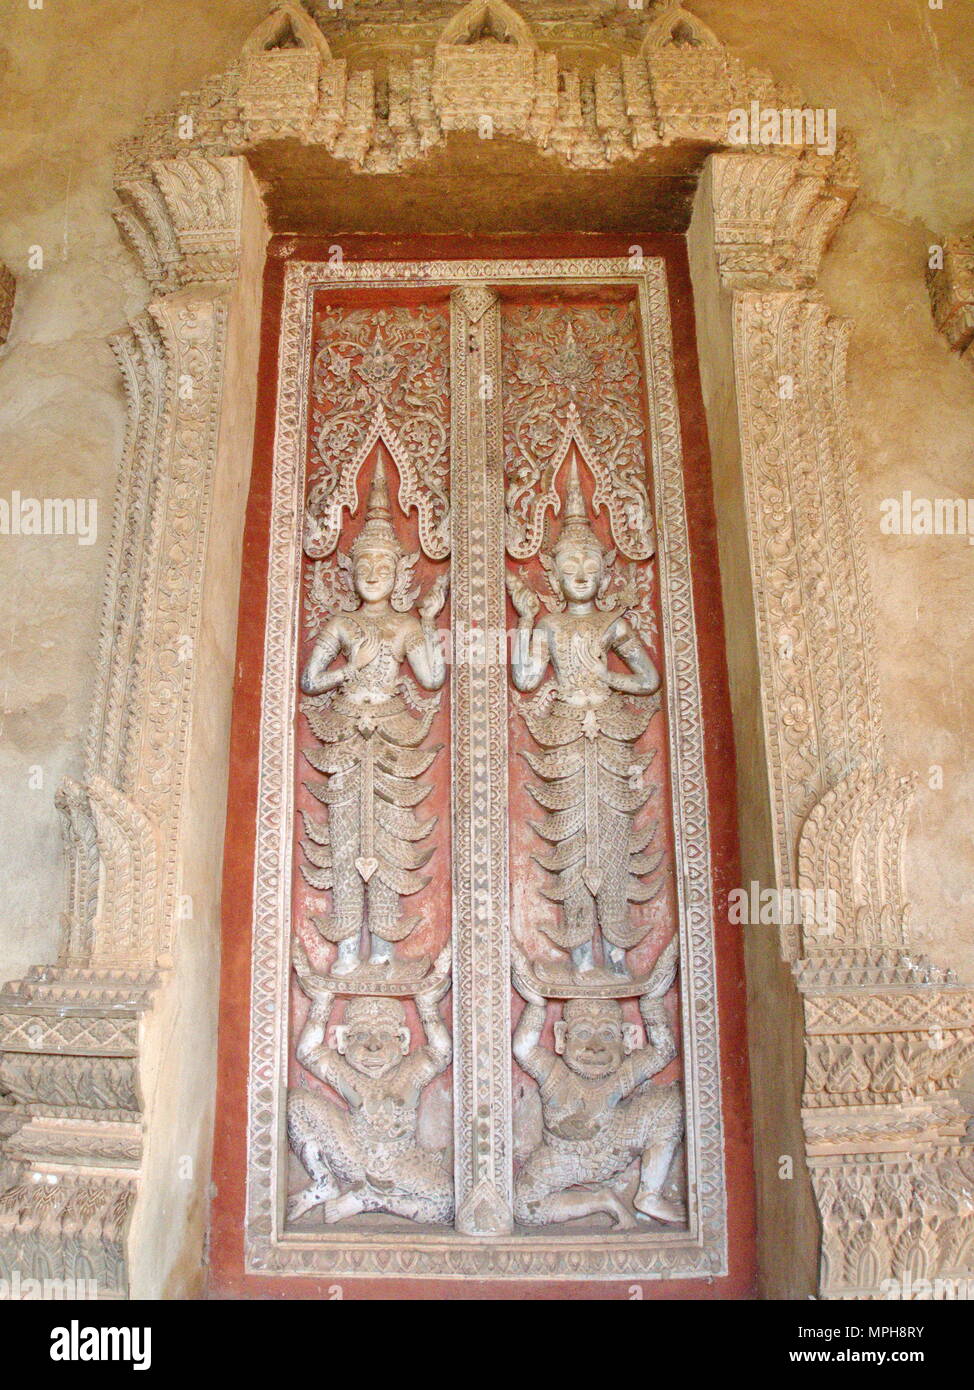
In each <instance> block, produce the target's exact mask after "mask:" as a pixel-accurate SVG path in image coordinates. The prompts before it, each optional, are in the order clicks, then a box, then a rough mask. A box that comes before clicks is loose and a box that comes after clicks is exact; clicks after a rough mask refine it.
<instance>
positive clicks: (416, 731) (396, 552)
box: [301, 456, 448, 975]
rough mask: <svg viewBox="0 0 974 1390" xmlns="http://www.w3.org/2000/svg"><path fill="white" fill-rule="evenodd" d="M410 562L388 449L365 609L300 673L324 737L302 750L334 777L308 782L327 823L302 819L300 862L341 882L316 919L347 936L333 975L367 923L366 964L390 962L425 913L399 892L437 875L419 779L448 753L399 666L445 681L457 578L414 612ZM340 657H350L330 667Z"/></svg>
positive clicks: (370, 525)
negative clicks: (395, 506)
mask: <svg viewBox="0 0 974 1390" xmlns="http://www.w3.org/2000/svg"><path fill="white" fill-rule="evenodd" d="M409 565H410V561H409V559H408V558H407V557H406V556H405V553H404V551H403V547H402V546H401V545H400V543H399V539H398V537H397V535H396V531H395V528H394V526H393V523H392V511H391V507H390V502H389V488H388V483H387V480H386V471H385V464H384V461H383V459H382V458H381V456H380V458H379V461H378V463H377V465H376V469H375V474H374V476H373V480H372V487H371V490H370V493H369V499H368V504H367V510H366V520H365V524H364V526H363V527H362V530H361V532H360V533H359V535H358V537H357V539H356V541H355V544H354V545H353V546H352V579H353V583H354V587H355V592H356V595H357V597H358V599H359V600H360V602H359V606H358V607H357V608H356V609H355V610H354V612H351V613H344V612H343V613H337V614H334V615H332V616H331V617H329V618H328V620H327V621H326V622H325V624H324V627H323V628H322V629H321V631H320V633H319V635H318V639H317V641H316V643H315V646H314V650H313V652H312V654H311V658H310V660H309V661H308V664H307V667H306V669H305V672H304V675H303V676H302V679H301V689H302V690H303V691H304V693H305V695H307V696H309V697H311V698H309V699H308V700H306V701H305V702H304V704H303V706H302V708H303V710H304V712H305V714H306V715H307V718H308V722H309V724H310V725H311V728H312V730H313V732H314V734H315V735H316V737H317V739H318V741H319V743H320V744H321V745H322V746H321V747H320V748H313V749H305V750H304V756H305V757H306V758H307V760H308V762H309V763H311V765H312V767H314V768H315V769H316V770H317V771H318V772H321V773H325V774H326V775H327V778H328V780H327V782H326V783H324V784H321V783H309V784H308V789H309V790H310V791H311V792H312V794H313V795H314V796H315V797H317V799H318V800H319V801H321V802H322V803H323V804H324V805H325V806H327V807H328V820H327V823H325V822H322V821H319V820H316V819H315V818H313V817H311V816H307V815H306V816H305V817H304V823H305V829H306V832H307V839H306V840H305V841H304V843H303V850H304V854H305V857H306V859H307V860H308V861H309V863H308V864H304V863H303V864H302V866H301V868H302V873H303V874H304V877H305V878H306V879H307V881H308V882H309V883H310V884H311V886H312V887H314V888H317V889H322V890H323V889H328V888H330V889H331V891H332V900H333V912H332V914H331V916H330V917H317V918H315V924H316V926H317V927H318V929H319V931H321V933H322V934H323V935H324V936H325V937H326V938H327V939H328V940H329V941H332V942H336V943H337V945H338V958H337V960H336V962H335V964H334V966H333V968H332V974H334V975H349V974H351V973H353V972H354V971H355V970H356V969H357V968H358V967H359V965H360V964H361V949H362V933H363V930H364V929H365V930H367V932H368V936H369V944H370V955H369V965H370V966H373V967H378V968H379V969H380V970H382V969H385V970H386V971H392V970H393V968H394V965H395V964H396V963H395V962H394V957H393V943H394V942H396V941H401V940H403V939H404V938H405V937H406V936H408V935H409V933H410V931H412V929H413V927H414V926H415V925H416V922H417V921H418V919H417V918H415V917H413V918H406V919H403V918H401V917H400V911H399V908H400V904H399V899H400V897H404V896H409V895H412V894H414V893H418V892H419V891H420V890H421V889H423V888H425V887H426V885H427V884H428V883H429V882H430V879H429V878H428V877H427V876H425V875H424V874H422V873H420V872H419V870H420V869H422V867H423V866H424V865H425V864H426V863H427V862H428V860H429V859H430V857H431V855H432V854H433V849H432V848H428V847H425V846H424V845H423V841H424V840H426V839H427V838H428V836H429V835H430V833H431V832H432V830H433V828H434V826H435V824H436V819H435V817H434V818H433V819H430V820H426V821H419V820H418V819H417V817H416V816H415V815H414V813H413V808H414V807H416V806H418V805H419V803H420V802H421V801H422V800H423V799H424V798H425V797H426V796H427V795H428V794H429V791H430V786H429V785H428V784H426V783H423V782H420V781H419V780H418V779H419V778H420V777H421V776H422V774H423V773H424V772H426V771H427V769H428V768H429V767H430V766H431V765H432V763H433V761H434V760H435V758H436V756H437V754H438V753H439V752H440V747H439V746H437V747H435V748H429V749H427V748H424V747H423V746H422V745H423V743H424V742H425V739H426V736H427V734H428V733H429V730H430V726H431V724H432V722H433V719H434V718H435V715H436V711H437V709H438V706H439V701H438V699H433V700H419V699H417V698H416V697H415V696H413V697H412V698H410V699H406V698H404V697H403V695H402V694H401V693H400V691H401V690H402V689H403V687H404V686H405V685H406V682H405V681H403V680H402V679H401V675H400V672H401V668H402V665H403V662H405V663H406V664H407V665H408V666H409V669H410V670H411V672H412V674H413V676H414V677H415V678H416V680H417V681H418V682H419V684H420V685H421V686H423V687H424V688H425V689H427V690H440V689H441V688H442V686H443V683H444V681H445V680H446V661H445V657H444V653H443V648H442V645H441V643H440V641H439V640H438V637H437V633H436V629H435V628H434V626H433V624H434V621H435V619H436V617H437V615H438V613H439V612H440V610H441V609H442V607H443V604H444V603H445V601H446V590H447V585H448V580H447V579H446V577H445V576H444V577H441V578H440V579H438V580H437V581H436V582H435V583H434V585H433V586H432V588H431V589H430V591H429V592H428V593H427V595H426V597H425V598H424V599H422V600H421V601H420V603H419V604H418V605H417V606H416V613H414V612H412V611H410V610H411V608H412V605H413V599H412V597H409V598H407V600H406V605H405V606H406V611H397V609H396V608H395V607H394V606H393V604H394V602H395V601H396V600H395V598H394V595H396V594H397V593H398V592H399V591H400V590H401V587H402V585H401V579H402V575H403V569H404V567H405V569H406V571H407V575H406V577H408V567H409ZM391 599H392V600H393V602H390V600H391ZM402 606H403V605H402V604H401V605H400V607H402ZM417 614H418V616H417ZM339 654H342V655H344V656H345V658H346V660H345V662H344V664H343V665H340V666H337V667H333V666H332V662H333V661H334V660H335V658H336V657H337V656H339ZM408 693H409V692H408V691H407V694H408ZM417 708H418V709H419V713H418V714H416V713H414V710H415V709H417ZM402 964H403V963H402V962H400V963H399V965H400V967H401V966H402Z"/></svg>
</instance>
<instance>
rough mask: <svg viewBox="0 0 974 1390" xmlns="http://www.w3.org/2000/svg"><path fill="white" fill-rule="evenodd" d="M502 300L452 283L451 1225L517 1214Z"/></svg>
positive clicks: (470, 1229) (470, 1230) (502, 1225)
mask: <svg viewBox="0 0 974 1390" xmlns="http://www.w3.org/2000/svg"><path fill="white" fill-rule="evenodd" d="M500 380H501V377H500V306H499V301H498V296H497V294H496V293H495V292H494V291H493V290H490V289H488V288H486V287H485V286H482V285H472V286H464V287H462V288H460V289H457V290H455V291H454V292H453V295H452V383H451V389H452V397H453V426H452V428H453V441H452V460H451V479H452V493H453V620H454V661H453V712H454V713H453V720H454V724H453V957H454V964H453V981H454V987H453V1010H454V1014H453V1039H454V1071H455V1078H456V1079H455V1091H454V1126H455V1165H456V1168H455V1181H456V1204H457V1218H456V1224H457V1229H458V1230H459V1231H462V1232H463V1233H464V1234H466V1235H476V1236H492V1235H506V1234H509V1233H510V1231H511V1230H512V1227H513V1216H512V1203H513V1191H512V1136H511V1062H510V1036H511V1027H510V1022H511V1020H510V1014H511V987H510V979H511V976H510V932H509V926H508V915H509V909H508V882H507V679H506V666H505V664H504V661H503V652H502V651H501V650H500V642H501V641H502V640H503V634H504V633H505V630H506V613H507V608H506V600H505V589H504V471H503V452H502V447H501V422H500V399H501V392H500Z"/></svg>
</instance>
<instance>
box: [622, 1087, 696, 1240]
mask: <svg viewBox="0 0 974 1390" xmlns="http://www.w3.org/2000/svg"><path fill="white" fill-rule="evenodd" d="M625 1110H626V1118H627V1120H628V1122H629V1124H630V1125H631V1127H632V1128H631V1130H630V1133H631V1135H632V1137H633V1139H636V1140H638V1143H639V1144H640V1146H641V1148H642V1154H641V1157H640V1162H639V1190H638V1191H637V1193H636V1195H635V1197H634V1198H633V1206H634V1207H635V1208H636V1210H637V1211H641V1212H642V1213H643V1215H644V1216H652V1217H655V1219H656V1220H657V1221H665V1222H667V1224H669V1225H681V1224H682V1223H683V1222H684V1221H685V1220H686V1212H685V1211H684V1208H683V1204H682V1203H681V1202H677V1201H673V1200H671V1199H669V1198H666V1197H664V1196H663V1187H664V1186H665V1184H666V1179H667V1177H668V1176H669V1171H670V1164H671V1163H672V1162H673V1155H674V1153H675V1152H676V1148H677V1145H678V1144H679V1142H680V1140H681V1138H682V1137H683V1102H682V1099H681V1097H680V1092H679V1089H678V1088H677V1086H676V1085H671V1086H648V1087H647V1088H646V1089H645V1090H643V1091H642V1092H641V1093H640V1094H639V1095H636V1096H634V1097H633V1098H632V1100H631V1101H629V1103H628V1104H627V1105H626V1106H625Z"/></svg>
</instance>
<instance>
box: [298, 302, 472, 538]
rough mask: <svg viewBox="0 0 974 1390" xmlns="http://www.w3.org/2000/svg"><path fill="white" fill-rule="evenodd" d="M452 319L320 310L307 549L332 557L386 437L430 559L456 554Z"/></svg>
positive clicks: (433, 314) (405, 311) (403, 497)
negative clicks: (452, 550)
mask: <svg viewBox="0 0 974 1390" xmlns="http://www.w3.org/2000/svg"><path fill="white" fill-rule="evenodd" d="M449 342H450V327H449V315H448V313H447V311H446V310H445V309H443V308H439V307H437V306H423V305H421V306H416V307H409V308H406V307H397V306H388V307H371V308H354V307H335V306H332V305H328V304H327V303H322V302H321V301H320V300H319V302H318V305H317V306H316V310H315V337H314V347H313V359H312V367H311V407H310V424H311V454H310V460H309V469H310V474H311V489H310V492H309V494H308V503H307V522H306V534H305V544H306V548H307V550H308V552H309V554H314V555H316V556H319V557H320V556H325V555H329V554H331V553H332V551H333V550H334V548H335V545H336V544H337V539H338V534H339V530H340V528H341V524H342V516H343V513H344V512H345V511H346V510H354V503H355V485H356V480H357V477H358V472H359V470H360V468H361V466H362V464H363V462H364V460H365V458H366V457H367V456H368V454H369V452H370V450H371V449H372V447H373V446H374V444H375V442H376V440H377V439H378V438H380V437H381V438H382V440H383V442H384V443H385V445H386V447H387V449H388V450H389V452H390V453H391V455H392V457H393V458H394V460H395V463H396V468H397V471H398V478H399V482H398V486H399V491H398V500H399V504H400V507H401V509H402V510H403V512H404V513H410V512H412V511H415V512H416V513H417V515H418V519H419V536H420V542H421V545H422V548H423V550H424V552H425V553H426V554H427V555H428V556H430V557H431V558H435V559H443V558H444V556H445V555H446V554H447V552H448V550H449V544H450V539H449V521H450V507H449V497H448V488H447V479H448V467H449V457H448V455H449V435H450V383H449V362H450V352H449Z"/></svg>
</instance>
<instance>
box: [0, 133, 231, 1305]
mask: <svg viewBox="0 0 974 1390" xmlns="http://www.w3.org/2000/svg"><path fill="white" fill-rule="evenodd" d="M246 177H247V175H246V171H245V170H244V169H243V167H242V165H241V163H240V161H238V160H236V159H216V160H210V159H208V158H206V157H204V156H202V155H197V154H195V153H193V152H192V151H190V152H189V153H188V155H185V157H184V158H182V159H177V160H173V161H161V162H157V163H156V164H154V166H153V167H152V169H151V170H150V169H148V166H147V170H146V176H145V177H144V178H141V179H138V180H123V181H122V182H121V183H120V184H119V187H118V192H119V198H120V209H119V222H120V227H121V230H122V231H123V234H124V235H125V237H126V239H127V240H128V241H129V244H130V245H131V246H132V248H133V250H134V251H135V253H136V255H137V257H138V259H139V261H140V263H141V265H142V268H143V270H144V273H145V275H146V278H147V280H148V281H149V283H150V286H151V287H152V290H153V293H154V295H155V296H157V297H155V298H153V299H152V300H151V301H150V304H149V307H148V310H147V312H146V313H145V314H144V315H142V316H140V317H139V318H137V319H136V320H135V321H134V322H133V324H132V326H131V329H130V331H129V333H127V334H124V335H120V336H119V337H118V338H116V339H115V340H114V342H113V348H114V350H115V354H116V357H117V359H118V362H119V366H120V368H121V371H122V375H123V379H124V382H125V386H126V391H127V395H128V406H129V421H128V429H127V434H126V441H125V450H124V455H123V459H122V465H121V468H120V476H119V484H118V489H117V493H116V504H115V510H114V517H113V530H112V542H111V548H110V556H109V564H108V577H107V582H106V590H105V607H104V614H103V624H102V634H101V639H100V644H99V653H98V662H97V678H96V690H97V694H96V699H95V701H94V705H93V708H92V714H91V721H90V725H89V733H88V739H87V746H86V762H85V780H84V782H83V783H78V782H72V781H68V782H66V783H65V784H64V786H63V787H62V788H61V789H60V790H59V792H58V796H57V804H58V809H59V811H60V812H61V817H62V825H63V830H64V845H65V860H66V866H67V910H66V913H65V917H64V919H63V920H64V929H65V935H64V945H63V949H62V956H61V959H60V961H59V962H58V963H57V964H56V965H54V966H45V967H42V968H41V967H39V968H37V969H36V970H33V971H31V972H30V974H29V975H28V976H27V977H26V978H25V979H24V980H23V981H20V982H15V983H13V984H9V985H7V986H6V987H5V988H4V990H3V991H2V993H0V1058H2V1061H0V1070H2V1071H3V1073H4V1075H5V1076H6V1078H7V1079H6V1080H5V1081H4V1083H3V1089H4V1090H5V1091H6V1092H7V1094H8V1096H11V1097H12V1098H13V1100H14V1104H13V1107H12V1109H8V1111H7V1113H8V1114H9V1115H10V1117H11V1118H10V1119H9V1120H6V1121H5V1128H7V1129H9V1130H10V1131H11V1133H10V1139H9V1141H8V1145H7V1148H6V1154H7V1157H8V1159H10V1160H11V1162H10V1163H9V1164H8V1171H7V1178H8V1182H9V1185H8V1186H7V1187H6V1188H5V1190H4V1191H3V1192H2V1193H0V1212H2V1215H0V1269H2V1270H3V1272H5V1273H6V1272H9V1271H10V1270H11V1269H13V1268H18V1269H20V1270H21V1271H22V1273H29V1275H30V1277H34V1276H35V1275H37V1276H39V1277H48V1278H49V1277H52V1276H57V1277H62V1278H87V1279H92V1278H93V1279H95V1280H96V1282H97V1285H98V1290H99V1293H100V1295H102V1296H113V1295H115V1296H117V1295H118V1294H124V1293H125V1292H126V1290H127V1273H126V1268H127V1266H126V1251H125V1241H126V1237H127V1230H128V1223H129V1220H130V1217H131V1212H132V1207H133V1204H134V1202H135V1200H136V1196H137V1191H138V1181H139V1175H140V1168H141V1158H142V1145H143V1127H144V1105H143V1097H142V1094H141V1081H140V1070H141V1059H140V1039H141V1037H142V1032H141V1021H143V1020H145V1019H146V1018H147V1017H148V1016H149V1014H150V1011H151V1009H152V1006H153V1000H154V998H155V997H156V994H157V990H158V986H159V982H160V975H159V973H158V970H157V967H158V968H163V969H164V968H165V967H166V965H167V964H168V962H169V959H170V957H169V952H170V949H171V946H172V943H173V940H174V936H175V932H176V929H177V926H178V922H179V920H180V916H179V914H180V899H179V876H180V866H179V861H178V854H177V848H176V846H177V838H178V834H179V828H180V817H181V807H182V794H183V788H184V783H185V778H186V769H187V751H188V746H189V738H190V706H191V700H192V692H193V686H194V680H195V672H196V664H195V659H194V658H195V649H196V641H197V637H198V632H199V623H200V619H201V612H200V605H201V595H202V585H203V558H204V555H205V552H206V538H207V530H208V526H209V520H210V509H211V500H212V483H213V475H214V468H215V457H216V447H217V434H218V428H219V423H220V409H221V404H222V376H223V365H224V348H225V343H226V333H227V324H228V303H229V300H228V296H229V291H230V285H231V283H232V281H233V278H234V277H235V275H236V273H237V269H238V264H239V253H240V245H241V219H242V212H243V189H244V182H245V179H246Z"/></svg>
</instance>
